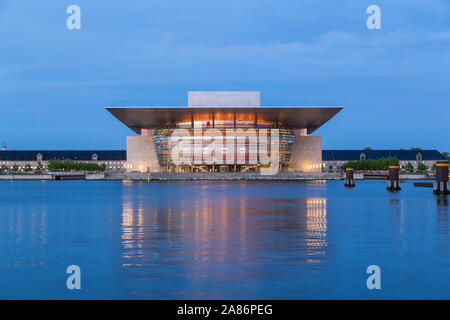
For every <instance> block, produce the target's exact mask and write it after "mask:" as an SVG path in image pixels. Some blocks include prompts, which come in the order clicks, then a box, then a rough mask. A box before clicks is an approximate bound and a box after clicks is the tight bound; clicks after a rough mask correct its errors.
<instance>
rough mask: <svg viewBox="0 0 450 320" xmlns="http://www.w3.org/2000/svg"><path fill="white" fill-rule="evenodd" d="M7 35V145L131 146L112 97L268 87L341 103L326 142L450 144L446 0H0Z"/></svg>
mask: <svg viewBox="0 0 450 320" xmlns="http://www.w3.org/2000/svg"><path fill="white" fill-rule="evenodd" d="M72 4H76V5H78V6H79V7H80V8H81V30H68V29H67V27H66V19H67V17H68V16H69V14H67V13H66V8H67V7H68V6H69V5H72ZM372 4H376V5H378V6H379V7H380V8H381V26H382V29H381V30H369V29H368V28H367V27H366V19H367V17H368V16H369V15H368V14H367V13H366V9H367V7H368V6H369V5H372ZM0 38H1V43H0V97H1V99H0V143H2V142H7V143H8V148H9V149H118V148H125V147H126V136H127V135H133V133H132V132H131V130H129V129H128V128H127V127H125V126H124V125H123V124H121V123H120V122H119V121H117V120H116V119H115V118H114V117H113V116H112V115H111V114H109V113H108V112H107V111H106V110H105V106H114V105H116V106H118V105H120V106H126V105H130V106H136V105H141V106H145V105H147V106H150V105H186V104H187V91H188V90H260V91H261V103H262V105H265V106H270V105H277V106H280V105H288V106H293V105H296V106H336V105H341V106H343V107H344V110H343V111H341V112H340V113H339V114H338V115H337V116H336V117H335V118H333V119H332V120H331V121H330V122H328V123H327V124H326V125H325V126H323V127H322V128H320V129H319V130H317V131H316V132H315V133H314V134H315V135H321V136H323V147H324V148H325V149H356V148H364V147H367V146H370V147H372V148H376V149H396V148H407V149H409V148H411V147H422V148H424V149H438V150H440V151H450V142H449V137H450V111H449V104H450V1H448V0H408V1H406V0H388V1H382V0H370V1H364V0H339V1H336V0H333V1H331V0H271V1H269V0H239V1H235V0H228V1H224V0H221V1H217V0H193V1H174V0H164V1H162V0H160V1H150V0H127V1H100V0H96V1H92V0H71V1H64V0H53V1H49V0H38V1H25V0H14V1H13V0H0Z"/></svg>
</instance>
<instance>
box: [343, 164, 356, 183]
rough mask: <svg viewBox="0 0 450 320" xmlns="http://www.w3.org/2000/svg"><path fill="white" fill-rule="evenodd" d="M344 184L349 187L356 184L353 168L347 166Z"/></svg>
mask: <svg viewBox="0 0 450 320" xmlns="http://www.w3.org/2000/svg"><path fill="white" fill-rule="evenodd" d="M344 186H346V187H348V188H352V187H354V186H355V179H354V178H353V169H352V168H347V169H345V183H344Z"/></svg>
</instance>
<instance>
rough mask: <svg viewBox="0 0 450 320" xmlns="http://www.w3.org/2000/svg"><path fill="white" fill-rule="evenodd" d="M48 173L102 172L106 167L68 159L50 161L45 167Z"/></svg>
mask: <svg viewBox="0 0 450 320" xmlns="http://www.w3.org/2000/svg"><path fill="white" fill-rule="evenodd" d="M47 169H48V171H90V172H93V171H95V172H103V171H105V170H106V165H105V164H102V165H99V164H97V163H91V162H75V161H72V160H70V159H67V160H63V161H62V160H50V161H49V162H48V166H47Z"/></svg>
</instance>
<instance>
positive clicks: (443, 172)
mask: <svg viewBox="0 0 450 320" xmlns="http://www.w3.org/2000/svg"><path fill="white" fill-rule="evenodd" d="M449 189H450V188H449V183H448V160H439V161H436V182H435V183H434V184H433V193H435V194H449V193H450V192H449Z"/></svg>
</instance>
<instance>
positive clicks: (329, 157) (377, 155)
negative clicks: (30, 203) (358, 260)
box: [0, 150, 446, 172]
mask: <svg viewBox="0 0 450 320" xmlns="http://www.w3.org/2000/svg"><path fill="white" fill-rule="evenodd" d="M388 157H396V158H397V159H399V162H400V166H401V168H404V167H405V166H406V164H407V163H408V162H410V163H411V164H412V166H413V167H414V170H417V167H418V165H419V164H421V163H423V164H425V165H426V166H428V167H429V168H431V166H433V164H435V163H436V161H437V160H446V158H445V157H444V155H442V154H441V153H440V152H439V151H437V150H322V169H323V171H325V172H333V171H339V170H340V167H341V166H342V165H343V164H345V163H346V162H348V161H355V160H369V159H381V158H388ZM66 159H70V160H73V161H79V162H91V163H97V164H99V165H102V164H105V165H106V168H107V170H125V169H126V166H127V151H126V150H8V151H0V167H2V166H6V167H8V168H12V166H14V165H17V166H19V167H20V168H24V167H25V166H26V165H31V167H32V168H34V169H35V168H36V167H37V166H38V165H39V164H41V165H43V166H44V167H46V166H47V165H48V161H49V160H66Z"/></svg>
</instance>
